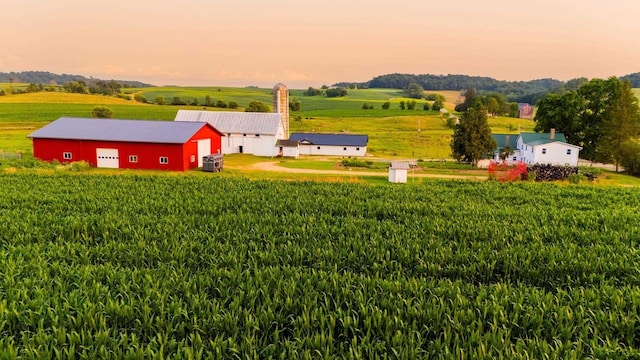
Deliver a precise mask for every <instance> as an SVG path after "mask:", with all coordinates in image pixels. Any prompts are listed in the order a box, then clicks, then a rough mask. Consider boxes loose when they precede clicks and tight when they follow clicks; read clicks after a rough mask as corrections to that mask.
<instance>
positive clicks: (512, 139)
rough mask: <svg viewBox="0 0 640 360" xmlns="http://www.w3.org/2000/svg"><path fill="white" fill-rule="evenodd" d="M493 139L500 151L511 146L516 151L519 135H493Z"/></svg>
mask: <svg viewBox="0 0 640 360" xmlns="http://www.w3.org/2000/svg"><path fill="white" fill-rule="evenodd" d="M491 137H493V140H495V141H496V144H497V145H498V149H504V148H506V147H507V146H509V147H510V148H511V149H513V150H515V149H516V147H517V141H518V134H491ZM507 140H508V142H507Z"/></svg>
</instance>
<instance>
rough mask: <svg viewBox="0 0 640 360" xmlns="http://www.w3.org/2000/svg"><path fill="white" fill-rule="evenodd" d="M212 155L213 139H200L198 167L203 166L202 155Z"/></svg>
mask: <svg viewBox="0 0 640 360" xmlns="http://www.w3.org/2000/svg"><path fill="white" fill-rule="evenodd" d="M207 155H211V139H202V140H198V167H202V157H203V156H207Z"/></svg>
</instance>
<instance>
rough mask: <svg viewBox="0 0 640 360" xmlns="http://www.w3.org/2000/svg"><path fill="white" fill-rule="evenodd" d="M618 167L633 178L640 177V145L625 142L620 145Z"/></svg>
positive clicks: (634, 142) (633, 142)
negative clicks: (620, 157)
mask: <svg viewBox="0 0 640 360" xmlns="http://www.w3.org/2000/svg"><path fill="white" fill-rule="evenodd" d="M621 150H622V151H621V155H622V159H621V160H620V165H622V167H623V168H624V171H625V172H626V173H627V174H629V175H633V176H640V143H639V142H637V141H627V142H626V143H624V144H622V149H621Z"/></svg>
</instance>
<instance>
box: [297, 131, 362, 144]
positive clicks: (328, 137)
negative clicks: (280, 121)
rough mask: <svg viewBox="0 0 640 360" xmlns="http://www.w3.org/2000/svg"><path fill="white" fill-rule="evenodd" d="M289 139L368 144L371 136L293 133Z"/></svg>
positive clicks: (309, 142) (302, 141)
mask: <svg viewBox="0 0 640 360" xmlns="http://www.w3.org/2000/svg"><path fill="white" fill-rule="evenodd" d="M289 140H298V141H300V142H301V143H307V144H313V145H335V146H367V142H369V136H367V135H354V134H318V133H293V134H291V136H289Z"/></svg>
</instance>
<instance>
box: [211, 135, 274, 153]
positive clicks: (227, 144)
mask: <svg viewBox="0 0 640 360" xmlns="http://www.w3.org/2000/svg"><path fill="white" fill-rule="evenodd" d="M276 141H277V139H276V136H275V135H260V136H256V135H255V134H247V135H246V136H244V135H243V134H231V135H227V136H224V137H223V138H222V153H223V154H237V153H239V152H240V146H242V153H243V154H252V155H256V156H269V157H271V156H276V155H277V150H278V149H277V148H276V147H275V146H276Z"/></svg>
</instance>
